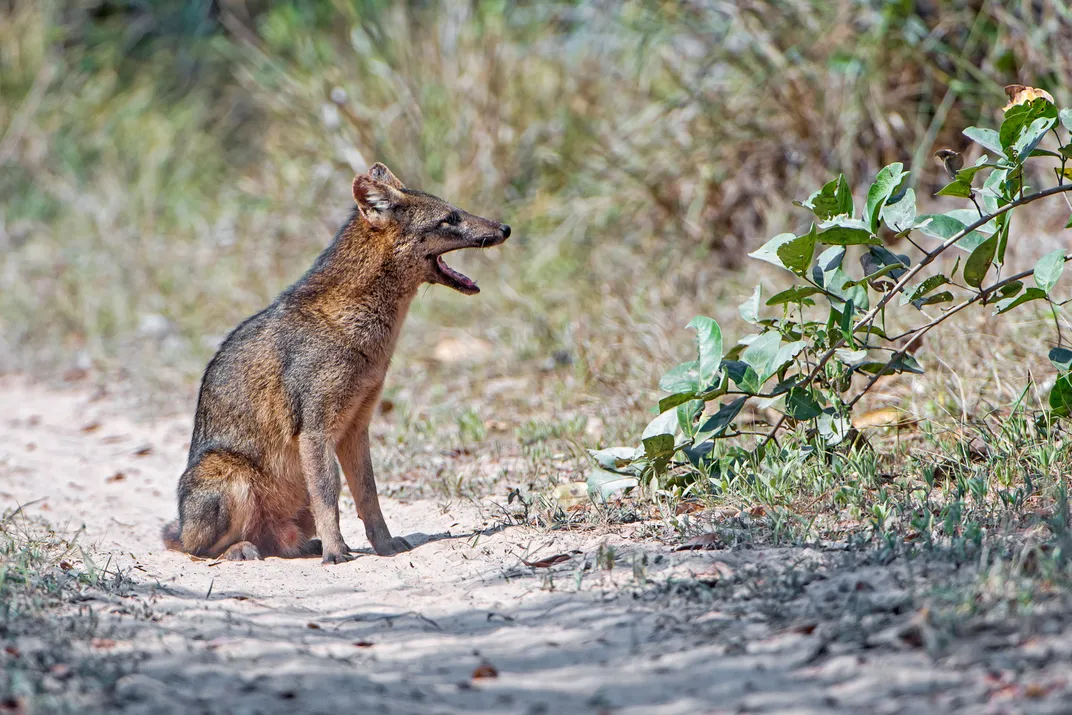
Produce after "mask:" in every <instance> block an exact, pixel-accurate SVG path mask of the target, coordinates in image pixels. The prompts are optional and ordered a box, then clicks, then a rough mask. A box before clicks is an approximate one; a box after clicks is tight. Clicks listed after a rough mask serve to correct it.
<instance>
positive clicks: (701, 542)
mask: <svg viewBox="0 0 1072 715" xmlns="http://www.w3.org/2000/svg"><path fill="white" fill-rule="evenodd" d="M721 545H722V539H721V538H720V537H719V535H718V534H715V533H713V532H710V533H707V534H700V535H699V536H694V537H692V538H691V539H689V540H688V541H686V542H685V543H683V544H678V545H677V546H675V547H674V548H673V549H672V551H699V550H701V549H717V548H718V547H720V546H721Z"/></svg>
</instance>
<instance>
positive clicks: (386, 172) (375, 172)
mask: <svg viewBox="0 0 1072 715" xmlns="http://www.w3.org/2000/svg"><path fill="white" fill-rule="evenodd" d="M368 175H369V176H371V177H372V178H373V179H375V180H376V181H379V182H380V183H381V184H387V185H388V186H393V187H395V188H396V189H398V190H399V191H401V190H402V189H404V188H406V187H405V186H404V185H403V184H402V182H401V181H399V180H398V177H397V176H395V175H394V174H392V173H391V170H390V169H388V168H387V167H386V166H384V165H383V164H381V163H380V162H378V161H377V162H376V163H375V164H373V165H372V166H370V167H369V170H368Z"/></svg>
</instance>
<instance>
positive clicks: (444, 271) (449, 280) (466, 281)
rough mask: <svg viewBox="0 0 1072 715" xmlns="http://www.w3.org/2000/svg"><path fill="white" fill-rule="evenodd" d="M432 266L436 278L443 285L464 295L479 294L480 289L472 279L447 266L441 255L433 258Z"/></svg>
mask: <svg viewBox="0 0 1072 715" xmlns="http://www.w3.org/2000/svg"><path fill="white" fill-rule="evenodd" d="M433 265H434V266H435V270H436V274H437V278H438V279H439V282H440V283H442V284H443V285H445V286H449V287H451V288H453V289H454V290H456V291H459V292H461V293H465V294H466V295H474V294H476V293H479V292H480V287H479V286H477V284H476V282H475V281H474V280H473V279H472V278H470V277H469V276H467V275H465V274H464V273H461V272H459V271H456V270H454V269H453V268H451V267H450V266H448V265H447V262H446V261H444V260H443V254H442V253H440V254H439V255H438V256H436V257H435V262H434V263H433Z"/></svg>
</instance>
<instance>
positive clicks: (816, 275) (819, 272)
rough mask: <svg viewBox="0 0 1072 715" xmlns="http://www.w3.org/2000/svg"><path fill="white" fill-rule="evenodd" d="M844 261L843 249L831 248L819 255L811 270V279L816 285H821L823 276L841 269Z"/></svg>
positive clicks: (838, 247)
mask: <svg viewBox="0 0 1072 715" xmlns="http://www.w3.org/2000/svg"><path fill="white" fill-rule="evenodd" d="M843 260H845V249H844V248H843V247H841V246H832V247H831V248H828V249H826V250H825V251H823V252H822V253H820V254H819V257H818V258H817V259H816V260H815V266H814V267H813V268H812V272H811V275H812V278H813V279H814V280H815V282H816V283H819V284H820V285H821V284H822V281H823V274H824V273H827V272H829V271H832V270H834V269H835V268H840V267H841V262H842V261H843Z"/></svg>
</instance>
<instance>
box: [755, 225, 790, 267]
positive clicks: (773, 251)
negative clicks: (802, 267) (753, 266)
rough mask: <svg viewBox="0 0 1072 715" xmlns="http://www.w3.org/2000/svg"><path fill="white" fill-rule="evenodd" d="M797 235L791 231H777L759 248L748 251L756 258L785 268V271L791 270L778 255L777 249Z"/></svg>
mask: <svg viewBox="0 0 1072 715" xmlns="http://www.w3.org/2000/svg"><path fill="white" fill-rule="evenodd" d="M796 240H797V237H796V236H795V235H793V234H791V233H779V234H778V235H777V236H775V237H774V238H772V239H771V240H769V241H767V242H766V243H764V244H763V245H762V246H761V247H760V248H759V249H757V250H755V251H753V252H752V253H749V254H748V255H749V256H751V257H752V258H758V259H759V260H761V261H766V262H767V263H770V264H772V265H775V266H778V267H779V268H785V269H786V270H787V271H788V270H791V269H790V268H788V267H787V266H786V265H785V264H784V263H782V259H781V258H779V257H778V249H779V248H780V247H782V246H784V245H785V244H787V243H789V242H790V241H796Z"/></svg>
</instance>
